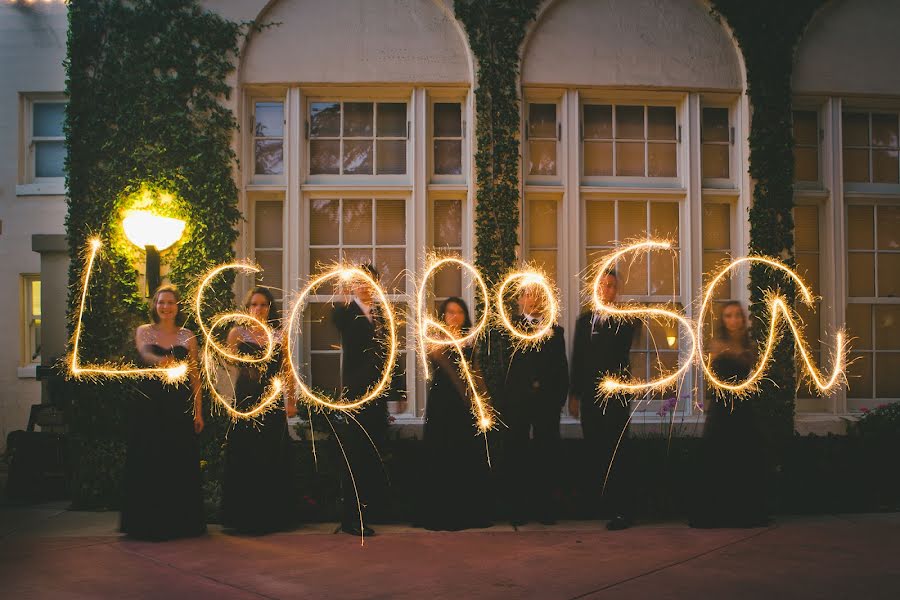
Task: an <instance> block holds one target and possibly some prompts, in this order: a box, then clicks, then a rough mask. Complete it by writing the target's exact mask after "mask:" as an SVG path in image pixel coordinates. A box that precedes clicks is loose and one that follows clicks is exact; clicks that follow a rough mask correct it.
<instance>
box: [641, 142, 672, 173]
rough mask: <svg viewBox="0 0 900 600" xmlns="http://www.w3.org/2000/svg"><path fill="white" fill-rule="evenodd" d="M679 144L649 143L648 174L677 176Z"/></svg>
mask: <svg viewBox="0 0 900 600" xmlns="http://www.w3.org/2000/svg"><path fill="white" fill-rule="evenodd" d="M677 148H678V146H677V145H675V144H669V143H665V144H653V143H650V144H647V163H648V164H647V176H648V177H676V176H677V175H678V170H677V167H676V165H677V155H676V150H677Z"/></svg>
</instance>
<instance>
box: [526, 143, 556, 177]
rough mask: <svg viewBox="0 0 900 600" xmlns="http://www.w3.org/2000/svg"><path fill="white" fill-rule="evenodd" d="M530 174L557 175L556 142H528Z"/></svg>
mask: <svg viewBox="0 0 900 600" xmlns="http://www.w3.org/2000/svg"><path fill="white" fill-rule="evenodd" d="M528 174H529V175H556V142H555V141H549V142H536V141H530V142H528Z"/></svg>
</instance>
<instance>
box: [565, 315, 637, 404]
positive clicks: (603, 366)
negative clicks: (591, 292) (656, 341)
mask: <svg viewBox="0 0 900 600" xmlns="http://www.w3.org/2000/svg"><path fill="white" fill-rule="evenodd" d="M593 316H594V313H593V312H590V311H589V312H586V313H584V314H582V315H581V316H580V317H578V321H577V322H576V323H575V349H574V352H573V353H572V378H571V382H572V393H573V394H574V395H575V396H577V397H578V398H580V399H582V400H592V399H593V398H594V397H595V396H596V395H597V384H598V383H599V381H600V380H601V378H602V377H604V376H606V375H621V376H627V375H628V374H629V371H630V368H629V367H630V358H629V353H630V352H631V344H632V342H633V341H634V336H635V332H636V331H637V325H638V323H637V321H633V320H628V319H622V318H620V317H616V316H613V315H607V317H606V320H605V322H602V323H601V322H600V319H599V318H598V319H597V322H596V323H594V324H592V323H591V321H592V320H593Z"/></svg>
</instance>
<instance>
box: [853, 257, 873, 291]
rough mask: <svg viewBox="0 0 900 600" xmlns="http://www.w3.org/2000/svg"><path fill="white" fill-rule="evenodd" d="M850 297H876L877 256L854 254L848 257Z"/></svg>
mask: <svg viewBox="0 0 900 600" xmlns="http://www.w3.org/2000/svg"><path fill="white" fill-rule="evenodd" d="M847 275H848V280H849V287H850V296H853V297H859V298H871V297H872V296H874V295H875V255H874V254H871V253H868V252H866V253H861V252H853V253H851V254H849V255H848V256H847Z"/></svg>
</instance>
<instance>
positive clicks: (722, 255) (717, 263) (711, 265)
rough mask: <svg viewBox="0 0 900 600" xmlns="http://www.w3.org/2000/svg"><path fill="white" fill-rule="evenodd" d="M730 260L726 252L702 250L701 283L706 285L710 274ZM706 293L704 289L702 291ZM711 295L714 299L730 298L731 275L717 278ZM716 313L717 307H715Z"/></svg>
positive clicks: (717, 270)
mask: <svg viewBox="0 0 900 600" xmlns="http://www.w3.org/2000/svg"><path fill="white" fill-rule="evenodd" d="M729 260H731V255H730V254H729V253H728V252H704V253H703V285H704V286H706V285H707V284H708V283H709V281H710V279H712V276H713V275H715V274H716V273H717V272H719V270H720V269H721V268H722V266H723V265H724V264H725V263H726V262H728V261H729ZM703 293H704V294H706V290H704V291H703ZM712 297H713V298H714V299H715V300H728V299H729V298H731V276H730V275H726V276H725V277H723V278H722V279H720V280H719V284H718V285H717V286H716V289H715V291H714V292H713V295H712ZM716 314H718V309H716Z"/></svg>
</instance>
